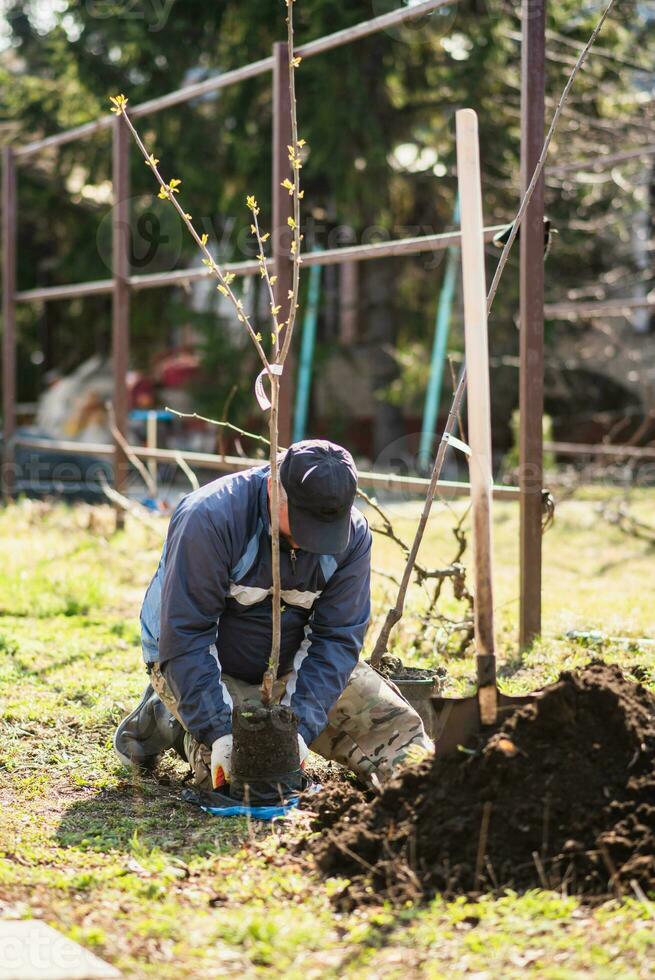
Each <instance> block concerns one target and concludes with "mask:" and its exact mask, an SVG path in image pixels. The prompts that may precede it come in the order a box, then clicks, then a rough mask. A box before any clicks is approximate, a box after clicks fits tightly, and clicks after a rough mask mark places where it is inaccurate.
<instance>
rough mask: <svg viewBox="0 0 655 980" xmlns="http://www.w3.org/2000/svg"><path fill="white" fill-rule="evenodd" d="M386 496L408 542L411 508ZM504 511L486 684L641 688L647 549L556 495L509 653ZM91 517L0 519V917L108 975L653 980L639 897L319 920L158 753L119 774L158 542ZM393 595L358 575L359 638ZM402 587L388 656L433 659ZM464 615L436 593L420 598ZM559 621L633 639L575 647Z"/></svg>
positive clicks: (651, 664) (438, 526)
mask: <svg viewBox="0 0 655 980" xmlns="http://www.w3.org/2000/svg"><path fill="white" fill-rule="evenodd" d="M654 505H655V493H643V494H642V495H641V496H639V497H638V498H637V500H636V503H635V512H636V513H638V514H640V515H641V516H642V517H643V518H645V519H648V516H649V515H650V514H652V513H653V512H654V511H655V506H654ZM390 510H391V511H392V513H394V522H395V524H396V526H397V528H398V530H399V532H400V533H401V534H402V535H403V536H404V537H407V538H408V537H409V536H410V535H411V533H412V529H413V527H414V525H415V523H416V516H417V509H416V507H414V506H413V505H412V506H410V505H404V506H403V507H397V508H395V509H394V508H390ZM456 513H457V514H461V505H458V507H457V508H456ZM517 517H518V511H517V509H516V507H515V506H514V505H510V504H503V505H499V506H498V507H497V508H496V511H495V550H496V584H497V591H496V606H497V621H498V634H499V651H500V658H501V666H500V674H501V677H502V679H503V684H504V685H505V686H506V687H507V688H511V689H514V690H530V689H532V688H534V687H538V686H539V685H541V684H543V683H545V682H548V681H550V680H552V679H554V678H555V677H556V675H557V673H558V672H559V670H560V669H562V667H564V666H567V667H569V666H575V665H579V664H582V663H584V662H585V661H586V660H588V659H589V658H590V656H591V655H592V654H593V655H598V656H602V657H604V658H606V659H608V660H612V661H616V662H619V663H621V664H622V665H623V666H624V667H625V668H626V669H627V670H630V671H634V670H635V669H636V668H637V667H639V668H640V670H641V671H642V672H643V676H644V677H645V678H646V681H647V683H650V684H651V686H653V687H654V688H655V647H653V646H652V645H649V644H646V643H640V638H647V637H649V636H653V634H654V632H655V630H654V621H655V612H654V604H653V573H654V571H655V546H653V545H652V544H649V543H648V542H646V541H641V540H637V539H635V538H633V537H630V536H628V535H626V534H624V533H623V532H622V531H620V530H619V529H618V528H616V527H614V526H612V525H610V524H608V523H606V522H604V521H603V520H602V519H601V518H600V516H599V513H598V508H597V503H596V502H594V499H586V500H582V499H579V500H573V501H570V502H568V503H565V504H563V505H562V506H561V507H560V508H559V511H558V515H557V520H556V524H555V526H554V528H553V529H552V530H550V531H549V532H548V533H547V535H546V537H545V539H544V549H545V560H544V618H543V629H544V638H543V640H542V641H540V642H538V643H536V644H535V645H534V647H533V648H532V649H531V650H530V651H529V652H528V653H526V654H525V655H524V656H522V657H521V656H519V655H518V654H517V651H516V622H517V616H518V601H517V597H518V566H517V561H518V523H517ZM452 525H453V514H452V513H451V511H450V509H448V508H444V507H442V506H439V507H438V508H437V509H436V511H435V514H434V517H433V519H432V521H431V526H430V530H429V534H428V536H427V539H426V542H425V545H424V547H423V550H422V554H421V561H422V562H423V564H424V565H426V566H430V567H436V566H440V565H444V564H447V563H448V562H449V561H450V559H451V558H452V556H453V554H454V544H453V542H454V539H453V537H452ZM112 530H113V528H112V515H111V512H108V511H107V510H106V509H101V510H100V511H95V512H94V511H92V510H91V509H90V508H86V507H81V508H77V509H65V508H63V507H55V508H48V507H43V506H41V505H36V504H30V503H29V502H24V503H21V504H18V505H16V506H11V507H9V508H7V509H6V510H4V511H2V512H0V733H1V738H0V804H1V807H0V916H4V917H7V916H11V917H16V916H21V917H29V916H38V917H42V918H43V919H45V921H47V922H48V923H50V924H51V925H53V926H54V927H56V928H57V929H59V930H61V931H62V932H64V933H66V934H67V935H69V936H70V937H71V938H73V939H75V940H78V941H79V942H81V943H82V944H83V945H85V946H86V947H88V948H90V949H92V950H94V951H95V952H97V953H98V954H99V955H101V956H103V957H104V958H106V959H107V960H109V961H111V962H112V963H114V964H115V965H116V966H118V967H119V968H120V969H121V970H122V971H123V972H124V974H125V976H128V977H157V978H160V977H161V978H167V977H176V978H179V977H181V976H182V977H199V978H200V977H202V978H205V980H206V978H208V977H227V976H239V977H243V976H246V977H249V976H259V975H261V976H280V975H283V976H285V977H291V978H293V977H299V978H303V980H309V978H312V977H343V976H348V977H358V978H359V977H371V978H372V977H376V978H377V977H408V976H410V977H414V976H416V977H449V978H456V977H464V976H467V977H476V978H477V980H485V978H491V977H502V978H506V977H519V976H521V977H522V976H525V975H526V974H527V975H530V976H534V977H550V978H566V977H577V976H587V975H593V976H594V977H603V978H604V977H606V978H608V980H609V978H614V977H617V976H620V977H635V978H637V977H643V978H646V977H652V976H653V974H654V972H655V904H649V905H647V904H645V903H640V902H639V901H637V900H636V899H626V900H625V901H624V902H622V903H619V902H610V903H608V904H606V905H603V906H602V907H600V908H596V909H594V910H590V909H587V908H585V907H584V906H582V905H580V903H579V902H578V901H577V900H576V899H574V898H568V897H562V896H558V895H555V894H553V893H548V892H531V893H529V894H527V895H523V896H517V895H513V894H509V895H506V896H505V897H502V898H497V899H494V898H491V897H489V898H487V899H485V900H484V901H482V902H479V903H477V904H475V905H472V904H470V903H467V902H465V901H457V902H452V903H446V902H444V901H442V900H439V899H437V900H435V901H434V902H432V903H431V904H430V905H428V906H424V907H407V908H404V909H402V910H391V909H389V908H380V909H376V910H371V909H366V910H365V911H361V912H359V913H356V914H352V915H344V914H337V913H335V912H334V911H333V909H332V907H331V904H330V898H329V896H330V891H331V887H335V886H334V883H332V885H331V883H330V882H329V881H328V882H322V881H320V880H319V879H318V878H316V877H313V876H311V875H308V874H305V875H303V874H301V873H300V872H299V871H298V869H297V867H294V866H291V865H290V864H289V863H286V864H285V861H284V859H283V850H281V841H283V840H284V834H285V833H287V831H285V832H284V833H282V834H281V835H280V832H274V831H271V830H270V828H266V827H261V826H256V825H254V826H248V825H247V823H246V822H245V821H244V820H241V819H228V820H219V819H216V818H213V817H209V816H206V815H203V814H202V813H200V812H197V811H196V810H194V809H193V808H192V807H190V806H188V805H187V804H185V803H183V802H182V801H181V800H180V799H179V788H180V786H179V781H180V778H181V776H182V775H183V773H184V767H183V766H182V765H181V763H180V764H178V763H175V762H174V761H172V760H170V761H165V762H164V763H163V764H162V767H161V769H160V782H159V783H157V782H155V781H154V780H141V779H138V778H136V777H134V776H133V775H132V774H131V773H128V772H127V771H126V770H124V769H123V768H121V767H120V766H119V764H118V763H117V761H116V760H115V758H114V756H113V753H112V751H111V736H112V733H113V729H114V727H115V725H116V724H117V722H118V721H119V720H120V719H121V717H122V716H123V715H124V714H126V713H127V711H128V710H129V709H131V707H132V706H133V705H134V703H135V699H136V698H137V697H138V696H139V694H140V691H141V690H142V688H143V686H144V681H145V674H144V671H143V668H142V666H141V664H140V651H139V638H138V611H139V604H140V600H141V596H142V594H143V591H144V588H145V586H146V585H147V582H148V580H149V577H150V575H151V574H152V572H153V571H154V569H155V567H156V564H157V561H158V557H159V550H160V546H161V538H160V537H158V536H157V533H156V532H153V531H152V530H150V529H149V528H147V527H145V526H142V525H140V524H138V523H136V522H133V521H131V520H130V521H129V522H128V525H127V528H126V530H125V531H122V532H120V533H118V534H113V533H112ZM162 535H163V530H162ZM467 558H468V555H467V556H465V558H464V561H465V562H466V560H467ZM373 564H374V567H375V568H377V569H379V570H382V571H384V572H385V573H387V574H392V575H398V573H399V571H400V569H401V559H400V556H399V552H398V549H397V547H396V546H395V545H394V544H393V543H392V542H390V541H389V540H387V539H380V538H376V544H375V553H374V560H373ZM392 594H393V586H392V584H391V583H390V582H389V580H388V579H387V578H384V577H383V576H380V575H377V574H376V576H375V579H374V599H375V623H374V626H373V628H372V631H371V633H370V634H369V638H372V637H374V636H375V626H376V624H379V622H380V620H381V617H382V615H383V613H384V610H385V608H386V604H388V600H390V598H391V596H392ZM409 598H410V602H409V606H410V610H409V615H408V617H407V619H406V620H405V621H403V623H401V625H400V627H399V629H398V631H397V633H396V636H395V639H394V648H395V650H396V651H397V652H400V653H402V654H403V656H404V657H405V659H406V660H408V661H411V662H415V663H428V662H435V661H436V660H438V661H441V659H442V650H441V647H440V644H441V640H442V639H443V638H442V637H441V634H439V633H437V634H435V632H434V630H433V631H431V632H430V631H428V633H427V634H426V635H425V636H424V637H422V638H421V639H420V641H418V640H417V635H418V631H419V628H420V625H421V621H420V615H421V612H422V611H423V610H424V609H425V605H426V601H427V597H426V593H425V591H424V590H423V589H421V588H419V587H418V586H415V587H413V588H412V590H411V592H410V597H409ZM463 608H464V607H463V605H462V604H460V603H458V602H456V601H455V600H454V599H453V598H452V597H451V593H450V592H449V590H448V589H446V590H445V598H444V601H443V602H442V604H441V607H440V609H441V611H442V612H444V613H445V614H446V615H448V616H449V617H451V618H453V619H458V618H461V615H462V610H463ZM569 629H580V630H582V629H592V630H602V631H604V632H605V633H608V634H612V635H614V636H622V637H632V638H633V642H631V643H629V644H618V643H615V642H612V641H608V642H602V643H597V644H594V645H593V648H590V645H589V644H584V643H580V642H578V643H573V642H571V641H570V640H567V639H566V638H565V637H564V634H565V632H566V631H567V630H569ZM435 637H436V643H435ZM451 646H452V644H451ZM448 667H449V677H450V679H449V688H450V689H451V690H453V691H464V690H466V689H467V688H469V687H470V686H471V683H472V680H473V658H472V655H471V653H470V652H469V653H467V654H466V655H465V656H452V657H451V658H450V659H449V663H448ZM293 832H294V833H298V832H299V830H298V827H296V828H295V830H294V831H293ZM435 833H439V827H438V826H435ZM653 897H654V898H655V896H653Z"/></svg>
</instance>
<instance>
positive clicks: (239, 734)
mask: <svg viewBox="0 0 655 980" xmlns="http://www.w3.org/2000/svg"><path fill="white" fill-rule="evenodd" d="M232 735H233V749H232V773H231V776H230V796H231V797H233V798H234V799H235V800H242V801H243V802H244V803H246V804H247V805H250V806H260V805H264V804H273V803H280V802H281V801H282V800H285V799H287V798H288V797H289V796H293V795H295V794H297V793H298V792H300V790H301V789H302V788H303V783H304V780H303V773H302V770H301V768H300V756H299V752H298V722H297V719H296V716H295V715H294V713H293V711H291V709H290V708H287V707H284V706H283V705H280V704H275V705H272V706H271V707H270V708H265V707H263V706H261V705H248V704H246V705H242V706H241V707H235V708H234V711H233V713H232Z"/></svg>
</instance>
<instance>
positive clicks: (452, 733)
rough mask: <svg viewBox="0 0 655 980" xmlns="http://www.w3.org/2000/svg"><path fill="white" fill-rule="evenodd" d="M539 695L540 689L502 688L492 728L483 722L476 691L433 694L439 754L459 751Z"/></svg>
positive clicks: (436, 743) (434, 730)
mask: <svg viewBox="0 0 655 980" xmlns="http://www.w3.org/2000/svg"><path fill="white" fill-rule="evenodd" d="M540 696H541V692H540V691H536V692H535V693H534V694H522V695H518V696H515V697H514V696H512V695H509V694H502V692H501V691H499V692H498V716H497V720H496V725H494V726H493V728H489V727H488V726H485V725H483V724H482V721H481V719H480V704H479V701H478V696H477V694H474V695H472V696H471V697H470V698H441V697H434V698H430V702H431V704H432V710H433V712H434V722H433V732H434V744H435V752H436V754H437V755H449V754H450V753H451V752H456V751H457V749H458V747H459V746H460V745H466V744H467V743H468V742H470V740H471V739H472V738H473V737H474V736H475V735H479V734H480V733H481V732H485V731H487V732H491V731H493V729H494V728H496V727H500V725H502V724H503V722H504V721H505V719H506V718H508V717H509V715H511V714H512V712H514V711H516V709H517V708H522V707H523V706H524V705H526V704H533V702H534V701H536V700H537V699H538V698H539V697H540Z"/></svg>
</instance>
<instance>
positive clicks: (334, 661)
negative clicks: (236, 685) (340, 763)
mask: <svg viewBox="0 0 655 980" xmlns="http://www.w3.org/2000/svg"><path fill="white" fill-rule="evenodd" d="M269 472H270V471H269V468H268V466H264V467H259V468H256V469H250V470H246V471H244V472H242V473H239V474H235V475H232V476H226V477H223V478H221V479H220V480H215V481H214V482H213V483H210V484H208V485H207V486H204V487H201V488H200V489H199V490H196V491H194V492H193V493H191V494H189V496H188V497H185V498H184V500H182V501H181V502H180V504H179V505H178V507H177V509H176V510H175V513H174V514H173V517H172V518H171V522H170V526H169V530H168V536H167V539H166V544H165V546H164V551H163V553H162V557H161V561H160V563H159V567H158V569H157V572H156V574H155V576H154V578H153V580H152V582H151V583H150V585H149V587H148V591H147V592H146V595H145V599H144V602H143V607H142V609H141V640H142V646H143V655H144V658H145V661H146V663H154V662H156V661H159V663H160V665H161V669H162V672H163V674H164V676H165V678H166V680H167V682H168V684H169V686H170V687H171V689H172V691H173V693H174V694H175V696H176V698H177V699H178V706H179V713H180V717H181V718H182V721H183V722H184V725H185V728H186V729H187V730H188V731H189V732H191V734H192V735H193V736H194V737H195V738H196V739H198V741H201V742H203V743H204V744H205V745H207V746H211V744H212V742H213V741H214V740H215V739H216V738H219V737H220V736H221V735H225V734H227V733H228V732H230V731H231V727H232V700H231V698H230V695H229V692H228V690H227V688H226V686H225V684H224V683H223V682H222V680H221V673H222V672H225V674H227V675H229V676H231V677H235V678H238V679H240V680H243V681H247V682H248V683H251V684H258V683H259V682H260V681H261V678H262V675H263V673H264V671H265V669H266V666H267V663H268V658H269V655H270V648H271V635H272V626H271V612H272V598H271V594H272V570H271V541H270V521H269V513H268V488H267V480H268V476H269ZM280 547H281V555H280V571H281V578H282V603H283V612H282V644H281V657H280V674H286V673H291V676H290V678H289V680H288V682H287V687H286V693H285V695H284V698H283V702H282V703H283V704H288V705H290V707H291V708H292V709H293V711H294V712H295V713H296V715H297V717H298V721H299V724H298V731H299V732H300V734H301V735H302V737H303V738H304V740H305V742H306V743H307V744H308V745H309V744H310V743H311V742H312V741H313V740H314V739H315V738H316V737H317V736H318V735H319V734H320V733H321V732H322V731H323V729H324V728H325V726H326V724H327V714H328V712H329V711H330V709H331V708H332V706H333V705H334V703H335V702H336V701H337V699H338V698H339V696H340V695H341V693H342V691H343V689H344V688H345V686H346V684H347V683H348V679H349V677H350V674H351V673H352V671H353V669H354V667H355V664H356V663H357V660H358V657H359V652H360V650H361V647H362V644H363V642H364V635H365V633H366V628H367V626H368V621H369V616H370V571H371V532H370V530H369V527H368V524H367V522H366V519H365V518H364V517H363V516H362V514H360V513H359V511H358V510H356V509H355V508H354V507H353V509H352V512H351V534H350V543H349V545H348V548H347V549H346V551H344V552H342V553H341V554H337V555H313V554H310V553H309V552H306V551H300V550H296V551H295V552H294V551H291V550H290V549H289V548H288V547H287V546H286V542H285V540H284V539H281V540H280Z"/></svg>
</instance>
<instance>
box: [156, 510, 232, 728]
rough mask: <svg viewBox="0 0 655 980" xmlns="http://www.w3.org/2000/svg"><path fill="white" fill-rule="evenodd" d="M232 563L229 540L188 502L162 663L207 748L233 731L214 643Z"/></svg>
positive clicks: (170, 545) (177, 536) (171, 542)
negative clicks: (230, 563)
mask: <svg viewBox="0 0 655 980" xmlns="http://www.w3.org/2000/svg"><path fill="white" fill-rule="evenodd" d="M229 562H230V548H229V542H228V541H227V540H226V538H225V536H224V535H223V534H222V533H221V532H220V530H219V529H217V528H216V527H215V525H214V523H213V522H212V520H211V519H210V517H209V515H208V514H207V512H206V510H205V509H204V508H202V507H198V506H193V505H188V506H185V503H183V504H182V505H181V506H180V508H178V511H177V512H176V513H175V514H174V515H173V518H172V520H171V524H170V528H169V532H168V538H167V542H166V568H165V572H164V581H163V584H162V593H161V624H160V627H161V628H160V637H159V660H160V664H161V670H162V673H163V674H164V677H165V678H166V681H167V682H168V685H169V687H170V688H171V690H172V692H173V694H174V695H175V698H176V700H177V702H178V711H179V714H180V718H181V719H182V722H183V724H184V727H185V728H186V729H187V731H189V732H190V733H191V735H193V737H194V738H195V739H197V740H198V741H199V742H202V743H203V744H205V745H207V746H208V747H211V745H212V742H213V741H214V740H215V739H217V738H219V737H220V736H221V735H225V734H227V733H228V732H229V731H231V728H232V700H231V698H230V695H229V693H228V691H227V688H226V687H225V685H224V684H223V682H222V680H221V669H220V665H219V662H218V655H217V652H216V645H215V644H216V634H217V630H218V619H219V617H220V615H221V613H222V612H223V608H224V605H225V597H226V594H227V590H228V588H229Z"/></svg>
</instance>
